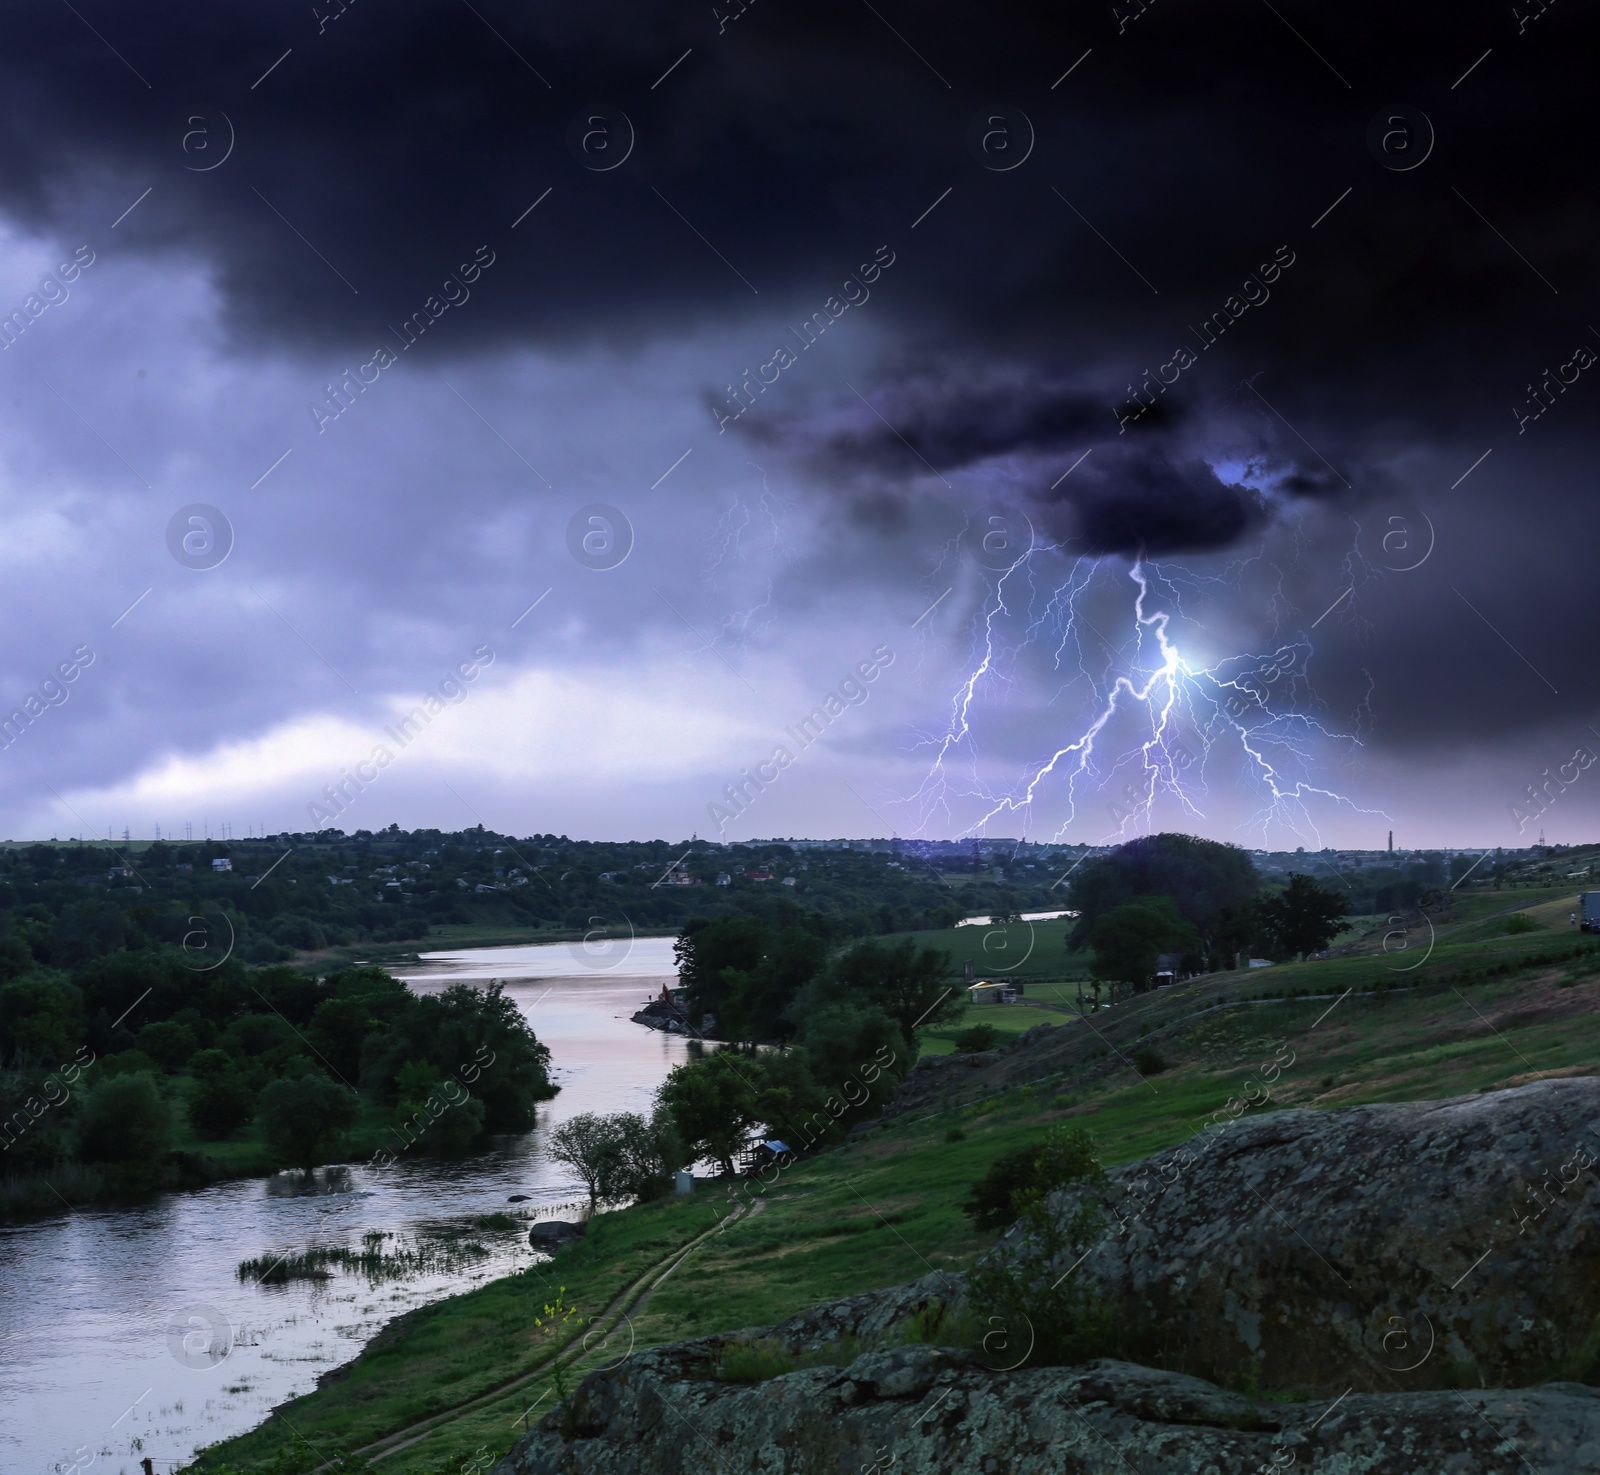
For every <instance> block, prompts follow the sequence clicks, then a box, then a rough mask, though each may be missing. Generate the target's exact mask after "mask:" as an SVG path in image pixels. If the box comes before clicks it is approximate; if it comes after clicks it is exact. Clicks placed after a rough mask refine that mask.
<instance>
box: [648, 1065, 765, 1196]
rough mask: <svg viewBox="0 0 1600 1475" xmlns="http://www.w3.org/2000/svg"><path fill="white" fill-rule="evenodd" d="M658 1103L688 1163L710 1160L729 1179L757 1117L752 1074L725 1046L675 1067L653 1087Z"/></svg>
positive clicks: (754, 1085) (757, 1119)
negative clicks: (713, 1053) (686, 1156)
mask: <svg viewBox="0 0 1600 1475" xmlns="http://www.w3.org/2000/svg"><path fill="white" fill-rule="evenodd" d="M656 1102H657V1104H658V1105H659V1107H660V1108H661V1110H662V1111H663V1112H665V1113H666V1116H667V1118H668V1120H670V1121H671V1123H672V1126H673V1129H674V1130H675V1131H676V1132H677V1134H678V1137H679V1139H680V1140H681V1141H682V1143H683V1148H684V1151H685V1152H686V1153H687V1154H688V1155H689V1160H690V1161H696V1160H698V1159H700V1158H710V1159H711V1160H712V1161H713V1162H715V1163H716V1164H717V1165H718V1167H720V1168H721V1169H722V1171H723V1172H724V1173H726V1174H728V1175H729V1176H730V1177H731V1176H732V1174H733V1158H734V1154H735V1153H737V1152H738V1151H739V1150H740V1149H741V1148H743V1147H744V1145H745V1143H746V1141H748V1139H749V1136H750V1129H751V1128H752V1127H754V1126H755V1125H756V1123H757V1121H759V1120H760V1118H759V1116H758V1115H757V1111H756V1084H755V1080H754V1072H753V1071H751V1070H750V1069H749V1067H748V1066H747V1065H745V1064H744V1063H743V1062H741V1061H740V1060H738V1058H737V1057H736V1056H735V1054H734V1053H733V1052H732V1051H729V1050H719V1051H718V1052H717V1053H716V1054H715V1055H710V1056H707V1057H706V1058H705V1059H704V1060H689V1061H686V1062H685V1063H684V1064H682V1065H676V1066H674V1067H673V1068H672V1070H671V1071H670V1072H668V1074H667V1078H666V1080H664V1081H663V1082H662V1083H661V1085H660V1087H659V1088H658V1089H657V1091H656Z"/></svg>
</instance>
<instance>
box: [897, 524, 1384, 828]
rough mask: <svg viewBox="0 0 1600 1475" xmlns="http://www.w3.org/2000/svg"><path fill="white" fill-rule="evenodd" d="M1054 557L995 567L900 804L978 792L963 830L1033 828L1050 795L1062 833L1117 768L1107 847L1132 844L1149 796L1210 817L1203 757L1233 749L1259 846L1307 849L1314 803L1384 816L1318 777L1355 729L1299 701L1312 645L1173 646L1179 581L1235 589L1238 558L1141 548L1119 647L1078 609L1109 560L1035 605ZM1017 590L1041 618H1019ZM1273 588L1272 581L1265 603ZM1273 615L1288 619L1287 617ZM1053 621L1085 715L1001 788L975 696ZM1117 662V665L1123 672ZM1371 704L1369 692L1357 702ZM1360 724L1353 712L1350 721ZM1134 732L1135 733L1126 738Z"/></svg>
mask: <svg viewBox="0 0 1600 1475" xmlns="http://www.w3.org/2000/svg"><path fill="white" fill-rule="evenodd" d="M1047 551H1049V550H1046V549H1043V548H1029V549H1028V550H1026V551H1024V552H1022V553H1021V554H1020V555H1019V556H1018V557H1017V558H1016V559H1015V561H1013V562H1011V563H1009V564H1008V565H1007V566H1006V567H1004V568H1002V569H999V570H997V571H996V573H997V577H996V579H995V581H994V584H993V587H992V589H991V590H989V591H987V592H986V594H985V597H984V599H983V602H982V605H981V608H980V611H979V613H978V616H977V617H976V619H975V622H974V640H973V650H972V656H971V659H970V664H969V670H968V674H967V675H966V676H965V677H964V679H962V680H961V682H960V683H959V685H958V686H957V688H956V690H955V692H954V694H953V695H952V697H951V701H950V716H949V720H948V722H947V723H946V724H945V726H944V728H943V730H942V731H941V732H939V733H937V734H932V735H929V736H928V737H926V738H925V739H924V745H925V746H927V747H931V748H932V750H933V752H932V759H931V763H930V766H929V770H928V774H927V777H926V778H925V779H924V780H923V782H922V784H921V785H920V786H919V788H918V790H917V791H916V792H915V793H914V794H912V795H910V796H908V800H907V801H906V802H909V803H911V804H913V805H914V806H915V807H916V809H917V811H918V816H919V819H920V820H921V821H922V823H923V824H924V825H926V824H927V823H929V822H931V821H932V820H934V819H935V818H936V817H939V816H944V817H946V818H949V817H951V816H952V815H953V814H954V812H955V810H956V809H957V807H959V808H960V809H961V810H963V811H964V812H965V813H967V814H970V813H971V812H972V810H971V808H970V801H972V800H974V799H976V800H977V801H978V808H979V810H980V813H979V817H978V818H977V819H976V820H973V821H972V822H971V823H969V824H967V825H965V826H964V827H963V828H961V829H960V831H959V833H960V834H962V835H963V836H965V835H971V834H976V833H989V831H990V827H991V826H992V825H994V824H996V823H997V822H999V821H1001V820H1002V819H1011V818H1020V819H1021V821H1022V823H1023V826H1024V832H1025V833H1026V830H1027V829H1028V828H1029V827H1030V826H1031V824H1032V822H1033V818H1034V815H1035V812H1036V811H1037V810H1038V809H1040V808H1042V807H1043V805H1044V804H1045V802H1046V801H1047V800H1048V801H1049V802H1051V803H1053V804H1060V805H1063V806H1064V809H1065V813H1066V818H1065V819H1064V820H1062V821H1061V823H1060V825H1059V827H1058V828H1057V829H1056V830H1055V833H1054V834H1053V835H1052V836H1051V837H1050V838H1051V839H1052V840H1053V841H1056V842H1060V841H1062V840H1064V839H1065V838H1066V832H1067V831H1068V830H1069V829H1070V828H1071V827H1072V826H1073V825H1074V824H1075V823H1077V822H1078V821H1079V820H1080V819H1081V818H1083V817H1084V816H1083V806H1084V803H1085V795H1086V792H1087V791H1089V790H1090V789H1093V788H1099V787H1101V786H1102V785H1103V784H1104V783H1105V782H1106V781H1108V780H1113V781H1114V780H1116V779H1117V778H1119V777H1120V778H1122V779H1123V783H1122V788H1121V799H1120V800H1118V801H1116V802H1113V803H1112V804H1111V805H1110V814H1111V818H1112V821H1113V829H1112V830H1111V832H1110V833H1109V834H1108V835H1106V836H1105V837H1103V840H1102V843H1104V840H1109V839H1123V838H1127V835H1128V832H1129V830H1130V828H1131V827H1135V826H1143V827H1144V828H1146V829H1148V828H1150V827H1152V826H1153V824H1154V814H1155V809H1156V805H1157V803H1158V801H1163V800H1171V801H1173V802H1174V803H1176V805H1177V806H1178V808H1179V809H1180V811H1181V812H1182V813H1183V814H1184V815H1185V816H1186V817H1192V818H1194V819H1204V818H1205V809H1204V807H1203V806H1204V804H1205V803H1206V802H1207V796H1208V788H1207V783H1206V773H1207V769H1208V766H1214V764H1215V762H1216V761H1217V760H1219V759H1220V758H1221V757H1222V756H1223V754H1224V752H1225V751H1226V750H1228V749H1231V751H1232V753H1233V755H1234V761H1236V762H1241V763H1242V765H1243V769H1244V773H1245V776H1246V782H1247V783H1248V784H1249V786H1250V787H1251V788H1252V789H1253V790H1254V792H1255V793H1256V794H1257V795H1258V796H1259V799H1260V804H1259V807H1258V808H1257V810H1256V811H1255V812H1254V813H1253V814H1252V815H1251V816H1250V817H1249V818H1248V819H1247V820H1246V821H1245V823H1244V825H1243V826H1242V828H1243V829H1244V830H1246V831H1247V832H1250V833H1253V834H1259V835H1260V837H1261V839H1262V841H1263V842H1264V841H1265V840H1266V838H1267V835H1268V833H1269V832H1270V831H1271V830H1272V829H1273V828H1274V827H1277V828H1281V829H1287V830H1288V831H1289V832H1290V833H1291V834H1293V835H1295V836H1296V837H1297V839H1299V840H1300V841H1302V842H1303V843H1309V844H1314V845H1317V846H1320V845H1321V843H1322V839H1321V834H1320V832H1319V831H1318V828H1317V824H1316V819H1315V816H1314V814H1313V812H1312V806H1313V805H1321V804H1332V805H1334V806H1336V807H1339V808H1343V809H1347V810H1350V811H1352V812H1355V813H1360V814H1381V811H1376V810H1369V809H1363V808H1362V807H1361V806H1359V805H1357V804H1355V803H1354V801H1352V800H1351V799H1349V798H1347V797H1346V796H1345V795H1343V794H1341V793H1339V792H1338V791H1336V790H1335V789H1332V788H1329V787H1327V786H1325V785H1324V784H1321V783H1317V782H1314V781H1313V779H1312V774H1313V772H1314V765H1315V761H1316V758H1317V755H1318V752H1319V751H1320V750H1321V748H1322V747H1323V746H1324V745H1325V744H1330V743H1331V744H1334V745H1343V746H1345V747H1347V748H1354V747H1359V746H1360V741H1361V740H1360V734H1359V731H1358V732H1357V733H1342V732H1338V731H1335V730H1333V729H1331V728H1329V727H1328V726H1326V725H1325V724H1324V723H1323V722H1322V721H1321V720H1319V719H1318V718H1317V717H1316V716H1314V715H1312V713H1311V712H1309V711H1307V710H1305V708H1308V707H1311V708H1314V703H1313V702H1312V700H1311V689H1310V682H1309V677H1308V667H1309V663H1310V660H1311V656H1312V653H1313V651H1312V645H1311V642H1310V640H1309V639H1308V638H1299V639H1289V640H1280V641H1279V643H1278V644H1277V645H1276V646H1275V647H1274V648H1273V649H1271V650H1270V651H1268V652H1266V653H1260V654H1258V653H1250V652H1241V653H1239V654H1236V655H1231V656H1228V657H1225V658H1224V659H1222V660H1220V661H1216V662H1214V663H1212V664H1202V663H1200V662H1199V661H1198V660H1196V659H1191V658H1189V657H1187V656H1186V655H1185V654H1184V651H1183V650H1182V649H1180V644H1179V629H1178V622H1187V623H1193V622H1189V621H1188V619H1187V616H1185V614H1184V612H1183V600H1182V595H1183V592H1184V590H1185V589H1189V590H1201V589H1204V588H1206V587H1207V586H1219V585H1228V584H1234V585H1236V584H1237V579H1238V577H1239V574H1238V567H1237V566H1235V567H1231V568H1230V569H1229V570H1228V572H1227V574H1225V575H1224V576H1221V577H1210V576H1202V575H1198V574H1194V573H1192V572H1191V571H1189V570H1187V569H1177V568H1174V569H1170V570H1169V569H1167V568H1164V567H1162V566H1160V565H1158V564H1155V563H1153V562H1151V561H1150V560H1149V559H1147V558H1145V557H1143V556H1141V557H1140V558H1138V559H1137V560H1136V561H1135V562H1134V563H1133V564H1132V565H1131V566H1130V567H1129V568H1128V570H1127V577H1128V580H1129V581H1130V582H1131V584H1132V585H1133V588H1134V591H1135V592H1134V598H1133V607H1132V620H1131V624H1130V627H1129V628H1128V632H1127V634H1126V635H1125V637H1124V638H1123V640H1122V643H1121V645H1120V646H1117V645H1113V643H1112V641H1111V639H1109V638H1108V637H1107V636H1106V635H1103V634H1102V633H1101V632H1100V631H1098V630H1097V629H1095V627H1094V625H1093V624H1091V623H1090V621H1089V619H1088V617H1087V615H1086V614H1085V613H1084V611H1083V608H1082V605H1083V603H1084V600H1085V596H1086V595H1087V594H1088V593H1089V591H1090V589H1091V588H1092V587H1095V586H1097V585H1103V583H1104V577H1103V575H1104V573H1105V571H1107V570H1108V569H1109V568H1110V567H1111V566H1110V564H1109V563H1108V562H1106V561H1104V560H1099V559H1094V558H1089V557H1079V558H1078V559H1076V561H1075V562H1074V563H1073V565H1072V566H1071V568H1070V569H1069V570H1068V572H1067V573H1066V575H1065V577H1064V578H1063V579H1062V580H1061V582H1060V583H1059V584H1058V585H1057V586H1056V587H1054V588H1052V589H1050V590H1049V591H1048V593H1047V594H1046V595H1045V596H1044V597H1043V598H1042V601H1041V600H1040V596H1039V591H1038V590H1037V588H1036V584H1035V580H1036V579H1037V577H1038V576H1039V575H1038V570H1039V568H1040V566H1041V560H1039V559H1038V558H1036V557H1035V556H1034V555H1037V554H1041V553H1045V552H1047ZM1354 556H1356V557H1359V555H1354ZM1351 571H1352V572H1354V570H1353V569H1352V570H1351ZM1025 593H1026V595H1027V596H1028V598H1027V601H1026V602H1027V604H1028V606H1029V607H1030V608H1031V609H1034V610H1037V613H1036V614H1032V615H1027V616H1024V615H1022V614H1021V613H1020V612H1019V608H1018V606H1020V605H1022V604H1023V602H1024V594H1025ZM1281 595H1282V585H1281V580H1280V586H1279V596H1274V602H1276V600H1277V599H1278V598H1279V597H1280V596H1281ZM1275 613H1277V612H1275ZM1019 620H1020V621H1021V624H1022V633H1021V635H1020V638H1018V637H1011V638H1012V639H1014V640H1015V646H1013V645H1011V644H1009V643H1008V631H1010V630H1011V629H1012V628H1013V627H1014V626H1015V625H1016V624H1017V623H1018V621H1019ZM1277 623H1278V625H1279V628H1281V615H1280V616H1279V619H1278V622H1277ZM1057 630H1059V636H1058V638H1055V644H1054V650H1053V652H1052V659H1053V664H1054V668H1055V669H1056V670H1058V671H1063V670H1064V667H1065V666H1066V665H1068V664H1071V663H1073V658H1074V654H1075V656H1076V661H1075V663H1076V665H1077V667H1078V671H1077V674H1076V675H1074V676H1072V677H1071V679H1070V680H1067V681H1066V682H1065V683H1064V684H1063V685H1062V687H1061V688H1059V689H1058V691H1057V692H1056V693H1055V696H1054V697H1053V698H1052V700H1053V701H1054V700H1060V699H1061V698H1062V697H1063V696H1064V694H1065V693H1066V691H1067V690H1068V688H1070V687H1073V686H1075V685H1077V683H1078V682H1080V681H1085V680H1086V681H1087V682H1088V684H1089V688H1090V689H1091V691H1092V692H1093V697H1092V702H1091V710H1090V712H1089V714H1088V716H1087V719H1086V720H1085V722H1084V724H1083V726H1082V727H1081V728H1079V729H1078V731H1077V732H1076V734H1075V735H1074V736H1073V737H1072V738H1071V740H1070V741H1068V742H1065V743H1063V744H1062V745H1061V746H1060V747H1058V748H1056V749H1055V751H1054V752H1053V753H1051V754H1050V755H1049V756H1048V757H1046V758H1044V759H1042V760H1040V761H1035V762H1034V763H1033V764H1031V765H1030V766H1029V767H1028V768H1027V769H1026V770H1025V771H1024V773H1023V774H1022V776H1021V778H1020V779H1019V780H1018V781H1017V782H1016V784H1015V785H1014V786H1012V787H1011V788H1010V789H1009V791H1006V792H995V791H994V790H993V788H992V787H991V786H990V785H988V784H986V783H985V782H984V781H983V780H982V779H981V778H980V776H979V768H980V760H981V759H982V757H983V753H982V748H981V744H980V741H979V738H978V734H977V708H978V706H979V704H980V700H981V697H982V696H983V695H984V694H985V693H986V692H987V691H989V690H991V689H995V688H1004V687H1007V686H1009V685H1011V684H1012V683H1013V682H1014V681H1015V674H1014V665H1015V661H1016V659H1017V656H1018V654H1019V651H1020V649H1021V648H1022V647H1024V646H1027V645H1030V644H1033V643H1035V642H1038V641H1040V640H1041V639H1042V638H1044V636H1045V635H1046V634H1047V633H1048V634H1051V635H1054V632H1056V631H1057ZM1086 636H1092V637H1093V638H1094V642H1095V644H1096V645H1097V646H1098V647H1099V648H1101V649H1103V650H1104V652H1105V653H1106V654H1105V657H1104V666H1103V670H1102V672H1101V674H1100V675H1099V677H1098V678H1097V677H1096V676H1095V675H1091V674H1090V665H1091V662H1090V659H1089V657H1088V654H1087V652H1086V650H1085V644H1086V639H1085V637H1086ZM1274 638H1277V632H1276V630H1275V632H1274ZM1130 648H1131V654H1129V655H1128V657H1127V659H1126V661H1125V662H1122V659H1121V658H1122V657H1123V654H1124V652H1128V651H1130ZM1119 664H1122V665H1123V666H1124V669H1121V670H1120V671H1119V670H1118V669H1117V668H1118V666H1119ZM1114 673H1115V674H1114ZM1368 695H1369V697H1370V692H1369V694H1368ZM1366 705H1367V704H1366V702H1365V701H1364V702H1363V710H1365V709H1366ZM1359 719H1360V713H1358V723H1359ZM1129 729H1131V730H1132V735H1131V736H1128V735H1126V734H1127V732H1128V730H1129Z"/></svg>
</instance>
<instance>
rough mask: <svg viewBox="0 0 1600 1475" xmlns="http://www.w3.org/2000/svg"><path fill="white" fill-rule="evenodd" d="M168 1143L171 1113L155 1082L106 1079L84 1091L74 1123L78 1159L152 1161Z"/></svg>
mask: <svg viewBox="0 0 1600 1475" xmlns="http://www.w3.org/2000/svg"><path fill="white" fill-rule="evenodd" d="M171 1139H172V1111H171V1109H170V1108H169V1107H168V1105H167V1103H166V1101H165V1100H164V1099H163V1097H162V1095H161V1090H160V1087H159V1086H158V1085H157V1084H156V1078H155V1077H154V1076H153V1075H149V1074H147V1073H145V1072H142V1071H141V1072H139V1073H138V1074H136V1075H123V1076H110V1077H108V1078H107V1079H105V1080H103V1081H101V1082H100V1084H99V1085H97V1086H96V1087H95V1088H94V1089H93V1090H92V1091H90V1092H89V1093H88V1096H87V1097H86V1098H85V1100H84V1103H83V1113H82V1115H81V1116H80V1117H79V1119H78V1156H79V1157H81V1158H82V1159H83V1160H84V1161H85V1162H90V1163H153V1162H155V1161H156V1160H157V1159H158V1158H160V1157H161V1155H162V1154H163V1153H165V1152H166V1150H167V1147H168V1145H169V1144H170V1142H171Z"/></svg>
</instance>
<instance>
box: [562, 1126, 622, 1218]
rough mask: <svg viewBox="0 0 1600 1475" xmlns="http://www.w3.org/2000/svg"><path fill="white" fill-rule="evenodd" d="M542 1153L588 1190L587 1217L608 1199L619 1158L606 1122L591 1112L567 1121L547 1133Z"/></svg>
mask: <svg viewBox="0 0 1600 1475" xmlns="http://www.w3.org/2000/svg"><path fill="white" fill-rule="evenodd" d="M544 1150H545V1154H546V1156H547V1157H549V1158H550V1160H551V1161H552V1162H557V1163H560V1164H561V1165H562V1166H563V1167H565V1168H571V1169H572V1171H573V1172H574V1173H576V1174H577V1175H578V1181H579V1182H581V1183H582V1184H583V1186H584V1187H585V1188H586V1189H588V1190H589V1212H590V1213H591V1214H592V1213H594V1211H595V1208H596V1207H597V1206H598V1204H599V1201H600V1200H601V1199H602V1198H610V1197H612V1192H611V1190H612V1186H613V1180H614V1178H615V1175H616V1171H617V1168H618V1165H619V1162H620V1156H621V1154H620V1151H619V1144H618V1141H617V1133H616V1130H615V1128H614V1126H613V1124H612V1123H611V1121H610V1120H609V1119H608V1118H606V1117H604V1116H601V1115H600V1114H599V1113H598V1112H593V1111H581V1112H579V1113H578V1114H577V1116H573V1117H568V1118H567V1120H566V1121H564V1122H562V1124H561V1125H560V1126H559V1127H557V1128H556V1129H555V1130H554V1131H553V1132H551V1133H550V1136H549V1137H548V1138H547V1139H546V1140H545V1148H544Z"/></svg>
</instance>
